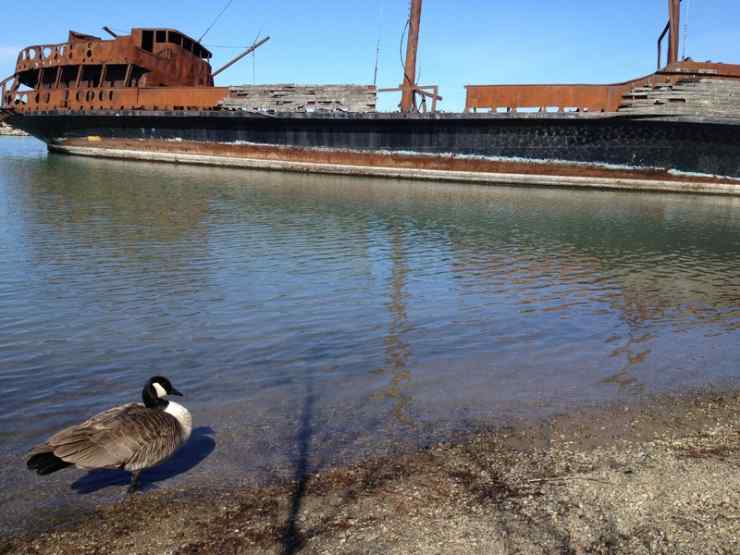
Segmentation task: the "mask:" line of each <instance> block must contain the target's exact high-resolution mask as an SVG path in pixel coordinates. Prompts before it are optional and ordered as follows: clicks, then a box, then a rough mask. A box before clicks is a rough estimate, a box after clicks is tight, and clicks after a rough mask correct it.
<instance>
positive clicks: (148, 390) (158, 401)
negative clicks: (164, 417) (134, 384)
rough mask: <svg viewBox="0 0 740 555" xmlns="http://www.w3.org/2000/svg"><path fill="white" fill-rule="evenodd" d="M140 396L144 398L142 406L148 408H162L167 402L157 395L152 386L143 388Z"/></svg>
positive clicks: (164, 407)
mask: <svg viewBox="0 0 740 555" xmlns="http://www.w3.org/2000/svg"><path fill="white" fill-rule="evenodd" d="M141 398H142V399H143V400H144V406H145V407H146V408H148V409H161V410H164V409H166V408H167V405H168V404H169V402H168V401H166V400H165V399H162V398H160V397H158V396H157V392H156V391H155V390H154V388H153V387H152V386H148V387H145V388H144V391H143V392H142V393H141Z"/></svg>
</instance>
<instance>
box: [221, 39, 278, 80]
mask: <svg viewBox="0 0 740 555" xmlns="http://www.w3.org/2000/svg"><path fill="white" fill-rule="evenodd" d="M268 40H270V37H265V38H263V39H262V40H261V41H259V42H256V43H254V44H253V45H252V46H250V47H249V48H247V49H246V50H245V51H244V52H242V53H241V54H239V55H238V56H237V57H236V58H232V59H231V61H229V62H227V63H226V64H224V65H222V66H221V67H220V68H218V69H217V70H216V71H214V72H213V73H212V74H211V77H216V75H218V74H219V73H221V72H222V71H224V70H227V69H229V68H230V67H231V66H233V65H234V64H235V63H236V62H238V61H239V60H241V59H242V58H244V57H245V56H249V55H250V54H251V53H252V52H254V51H255V50H257V49H258V48H259V47H260V46H262V45H263V44H265V43H266V42H267V41H268Z"/></svg>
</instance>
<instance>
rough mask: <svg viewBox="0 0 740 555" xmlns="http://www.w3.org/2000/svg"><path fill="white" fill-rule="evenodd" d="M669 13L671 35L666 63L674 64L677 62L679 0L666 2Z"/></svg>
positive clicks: (679, 24) (679, 27)
mask: <svg viewBox="0 0 740 555" xmlns="http://www.w3.org/2000/svg"><path fill="white" fill-rule="evenodd" d="M668 10H669V11H670V17H671V19H670V23H669V25H670V27H671V33H670V35H669V37H668V41H669V45H668V63H669V64H675V63H676V62H677V61H678V44H679V42H678V39H679V33H680V29H681V0H668Z"/></svg>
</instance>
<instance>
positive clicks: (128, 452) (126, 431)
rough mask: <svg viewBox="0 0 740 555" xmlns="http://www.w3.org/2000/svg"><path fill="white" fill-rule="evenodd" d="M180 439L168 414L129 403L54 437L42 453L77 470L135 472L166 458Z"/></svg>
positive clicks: (175, 447) (180, 436)
mask: <svg viewBox="0 0 740 555" xmlns="http://www.w3.org/2000/svg"><path fill="white" fill-rule="evenodd" d="M182 440H183V436H182V429H181V427H180V424H179V423H178V421H177V419H176V418H174V417H173V416H172V415H170V414H167V413H166V412H164V411H161V410H156V409H148V408H146V407H145V406H144V405H141V404H130V405H123V406H120V407H115V408H112V409H110V410H107V411H105V412H101V413H100V414H98V415H96V416H93V417H92V418H90V419H89V420H86V421H85V422H83V423H82V424H79V425H77V426H71V427H69V428H66V429H64V430H62V431H60V432H58V433H56V434H54V435H53V436H52V437H51V438H50V439H49V441H48V442H47V443H46V450H50V451H52V452H53V453H54V455H56V456H57V457H59V458H60V459H62V460H63V461H64V462H68V463H70V464H74V465H76V466H77V467H79V468H84V469H94V468H125V469H127V470H139V469H141V468H146V467H149V466H153V465H155V464H157V463H158V462H160V461H161V460H163V459H165V458H167V457H168V456H169V455H171V454H172V453H174V451H175V450H176V449H177V448H178V447H179V446H180V445H181V444H182Z"/></svg>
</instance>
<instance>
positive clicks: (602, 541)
mask: <svg viewBox="0 0 740 555" xmlns="http://www.w3.org/2000/svg"><path fill="white" fill-rule="evenodd" d="M739 463H740V392H738V391H737V390H733V391H732V392H722V393H719V392H716V391H712V392H701V393H692V394H685V395H680V396H663V397H660V398H655V399H652V400H651V401H650V402H645V403H643V404H642V405H640V406H624V405H616V406H611V407H608V408H599V409H588V410H580V411H578V412H575V413H573V414H569V415H564V416H559V417H556V418H553V419H550V420H548V421H545V422H538V423H530V424H527V425H523V426H520V427H510V428H505V429H498V430H495V431H487V432H476V433H475V435H472V436H471V437H467V438H461V439H460V441H458V442H455V443H450V444H441V445H435V446H433V447H430V448H428V449H425V450H422V451H419V452H416V453H411V454H408V455H403V456H399V457H393V458H385V459H377V460H370V461H366V462H364V463H362V464H358V465H355V466H352V467H349V468H338V469H333V470H330V471H327V472H323V473H321V474H319V475H312V474H307V473H305V472H303V471H302V469H301V468H300V467H299V468H297V469H296V474H295V478H296V479H295V480H294V481H291V482H286V483H281V484H274V485H271V486H269V487H263V488H244V489H241V490H228V491H190V490H186V489H181V490H178V491H173V490H168V491H162V492H158V491H153V492H148V493H143V494H138V495H134V496H130V497H128V498H125V499H123V500H122V501H121V502H120V503H118V504H116V505H113V506H108V507H101V508H99V509H98V510H97V511H96V513H95V514H93V515H89V516H85V517H83V518H82V519H81V520H80V521H78V522H76V523H74V524H72V525H67V526H66V527H65V528H61V529H50V530H47V531H46V532H43V533H40V534H35V535H28V536H16V537H9V538H5V539H4V540H0V553H2V554H5V553H61V554H73V553H74V554H77V553H105V554H107V555H113V554H119V553H120V554H124V553H126V554H131V553H142V554H144V553H147V554H148V553H168V554H195V553H297V552H301V553H378V554H381V553H460V554H462V553H465V554H468V553H486V554H496V553H502V554H504V553H584V554H585V553H636V554H639V553H650V554H654V553H666V554H669V553H670V554H680V553H686V554H689V553H691V554H695V553H728V554H729V553H740V473H739V472H738V465H739Z"/></svg>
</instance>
